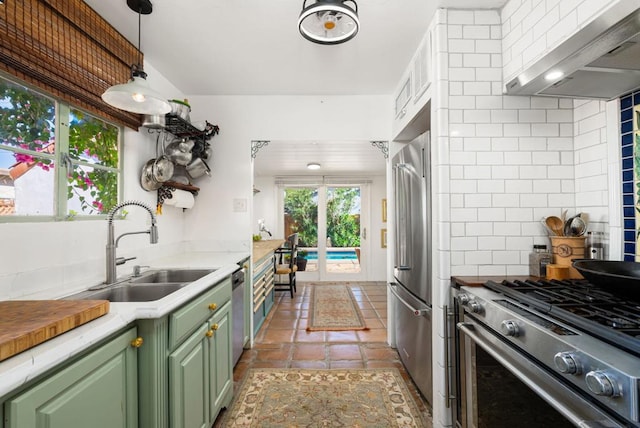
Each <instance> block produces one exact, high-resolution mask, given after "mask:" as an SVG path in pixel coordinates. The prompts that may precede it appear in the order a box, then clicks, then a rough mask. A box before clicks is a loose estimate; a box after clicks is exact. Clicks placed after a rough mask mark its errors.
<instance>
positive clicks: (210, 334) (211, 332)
mask: <svg viewBox="0 0 640 428" xmlns="http://www.w3.org/2000/svg"><path fill="white" fill-rule="evenodd" d="M205 336H207V337H211V336H213V330H207V332H206V333H205Z"/></svg>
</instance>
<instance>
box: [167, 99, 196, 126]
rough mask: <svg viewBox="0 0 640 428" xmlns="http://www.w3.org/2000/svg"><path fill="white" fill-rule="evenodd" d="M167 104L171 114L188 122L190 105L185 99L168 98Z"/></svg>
mask: <svg viewBox="0 0 640 428" xmlns="http://www.w3.org/2000/svg"><path fill="white" fill-rule="evenodd" d="M169 105H170V106H171V114H174V115H176V116H178V117H179V118H181V119H183V120H186V121H187V122H189V112H191V106H190V105H189V104H188V103H187V102H186V101H180V100H169Z"/></svg>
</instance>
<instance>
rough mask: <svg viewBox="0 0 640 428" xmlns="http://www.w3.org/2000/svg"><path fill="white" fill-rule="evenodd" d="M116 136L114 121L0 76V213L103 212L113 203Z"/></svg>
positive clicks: (58, 214) (64, 214)
mask: <svg viewBox="0 0 640 428" xmlns="http://www.w3.org/2000/svg"><path fill="white" fill-rule="evenodd" d="M61 118H67V120H61ZM119 136H120V128H118V127H116V126H114V125H111V124H108V123H106V122H104V121H102V120H100V119H97V118H95V117H93V116H91V115H88V114H86V113H84V112H82V111H80V110H77V109H71V108H70V107H69V106H67V105H64V104H60V103H56V102H55V101H53V100H52V99H50V98H48V97H46V96H43V95H41V94H39V93H37V92H35V91H32V90H30V89H28V88H25V87H23V86H20V85H17V84H14V83H11V82H8V81H6V80H3V79H0V216H4V217H5V218H6V217H14V216H53V217H56V218H64V217H69V216H71V217H74V216H76V215H96V214H102V213H106V212H107V211H108V210H109V209H111V207H113V206H115V205H116V204H117V201H118V177H119V162H120V160H119V151H118V146H119ZM57 183H61V184H57ZM65 191H66V194H64V193H62V192H65ZM58 193H60V194H58Z"/></svg>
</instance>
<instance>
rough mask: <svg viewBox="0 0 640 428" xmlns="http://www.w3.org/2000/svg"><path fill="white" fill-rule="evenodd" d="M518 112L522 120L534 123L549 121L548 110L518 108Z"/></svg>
mask: <svg viewBox="0 0 640 428" xmlns="http://www.w3.org/2000/svg"><path fill="white" fill-rule="evenodd" d="M517 112H518V119H519V120H520V122H527V123H534V122H546V121H547V111H546V110H518V111H517Z"/></svg>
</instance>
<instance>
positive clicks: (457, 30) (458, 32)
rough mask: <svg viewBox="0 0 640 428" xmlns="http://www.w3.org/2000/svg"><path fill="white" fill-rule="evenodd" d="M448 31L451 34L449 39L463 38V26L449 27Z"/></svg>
mask: <svg viewBox="0 0 640 428" xmlns="http://www.w3.org/2000/svg"><path fill="white" fill-rule="evenodd" d="M447 31H448V32H449V34H448V36H449V39H461V38H462V25H449V27H448V29H447Z"/></svg>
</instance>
